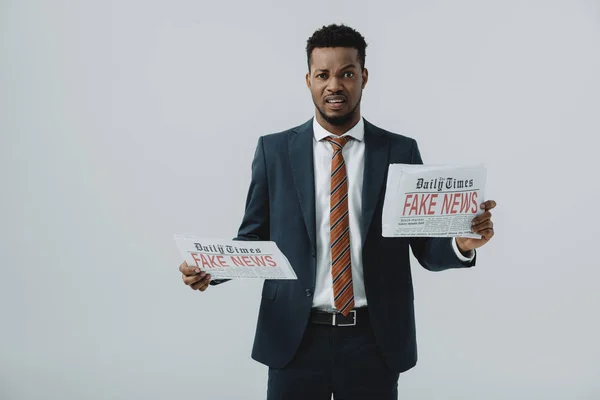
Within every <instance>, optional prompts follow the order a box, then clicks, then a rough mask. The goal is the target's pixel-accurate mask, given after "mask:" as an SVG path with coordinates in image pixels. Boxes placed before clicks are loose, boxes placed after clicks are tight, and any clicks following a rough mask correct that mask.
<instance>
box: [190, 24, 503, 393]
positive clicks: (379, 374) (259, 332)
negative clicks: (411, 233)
mask: <svg viewBox="0 0 600 400" xmlns="http://www.w3.org/2000/svg"><path fill="white" fill-rule="evenodd" d="M366 46H367V44H366V42H365V40H364V38H363V37H362V36H361V35H360V34H359V33H358V32H356V31H355V30H353V29H352V28H349V27H347V26H344V25H341V26H338V25H330V26H326V27H323V28H322V29H320V30H318V31H316V32H315V33H314V34H313V36H312V37H311V38H310V39H309V40H308V43H307V47H306V51H307V57H308V73H307V74H306V84H307V86H308V88H309V89H310V92H311V94H312V99H313V102H314V104H315V117H314V118H312V119H311V120H309V121H308V122H306V123H304V124H303V125H300V126H298V127H295V128H293V129H289V130H287V131H284V132H280V133H276V134H271V135H267V136H263V137H261V138H260V139H259V140H258V146H257V149H256V153H255V156H254V161H253V163H252V180H251V183H250V189H249V192H248V197H247V200H246V210H245V215H244V218H243V221H242V223H241V226H240V229H239V232H238V236H237V238H236V239H237V240H272V241H274V242H276V243H277V245H278V246H279V248H280V249H281V251H282V252H283V253H284V254H285V255H286V256H287V257H288V259H289V261H290V263H291V265H292V267H293V268H294V270H295V271H296V274H297V276H298V279H297V280H266V281H265V282H264V286H263V290H262V299H261V304H260V310H259V316H258V324H257V329H256V336H255V342H254V347H253V351H252V357H253V358H254V359H255V360H257V361H259V362H261V363H264V364H266V365H268V366H269V379H268V390H267V392H268V393H267V398H268V399H269V400H275V399H285V400H290V399H302V400H308V399H310V400H321V399H323V400H325V399H331V395H332V393H333V395H334V397H335V399H344V400H347V399H369V400H370V399H373V400H377V399H396V398H397V382H398V377H399V374H400V373H401V372H403V371H406V370H408V369H410V368H412V367H413V366H415V364H416V362H417V351H416V340H415V336H416V335H415V321H414V307H413V286H412V277H411V270H410V264H409V248H411V249H412V252H413V254H414V255H415V257H416V258H417V260H418V261H419V263H420V264H421V265H422V266H423V267H425V268H427V269H429V270H432V271H441V270H446V269H450V268H467V267H471V266H473V265H475V252H474V251H475V249H476V248H478V247H481V246H482V245H483V244H485V243H486V242H487V241H488V240H490V239H491V237H492V236H493V234H494V231H493V224H492V221H491V213H490V209H492V208H494V207H495V202H494V201H487V202H485V203H484V205H483V208H485V212H484V213H483V214H481V215H480V216H479V217H477V218H475V220H474V225H473V231H474V232H476V233H479V234H481V235H482V238H481V239H467V238H456V239H454V238H410V239H409V238H384V237H382V235H381V224H382V221H381V218H382V207H383V199H384V196H385V182H386V178H387V170H388V166H389V164H391V163H413V164H420V163H422V161H421V156H420V153H419V149H418V147H417V143H416V142H415V140H413V139H410V138H408V137H405V136H402V135H397V134H393V133H390V132H387V131H384V130H382V129H380V128H378V127H376V126H374V125H373V124H371V123H369V122H368V121H366V120H365V119H363V118H362V117H361V114H360V102H361V97H362V91H363V89H364V88H365V86H366V84H367V81H368V76H369V75H368V71H367V69H366V68H365V50H366ZM180 271H181V272H182V274H183V280H184V282H185V284H186V285H189V286H190V287H191V288H192V289H194V290H200V291H204V290H206V288H207V287H208V286H209V284H212V285H216V284H219V283H221V282H222V281H220V282H215V281H212V282H211V280H210V275H205V274H204V273H203V272H200V271H199V269H197V268H192V267H189V266H188V265H187V264H186V263H183V264H182V265H181V266H180Z"/></svg>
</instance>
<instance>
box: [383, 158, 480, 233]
mask: <svg viewBox="0 0 600 400" xmlns="http://www.w3.org/2000/svg"><path fill="white" fill-rule="evenodd" d="M486 175H487V172H486V169H485V167H484V166H483V165H475V166H452V165H415V164H391V165H390V166H389V170H388V180H387V187H386V195H385V199H384V205H383V216H382V236H384V237H413V236H429V237H469V238H477V239H479V238H481V236H480V235H478V234H475V233H473V232H472V231H471V222H472V220H473V218H475V217H476V216H477V215H480V214H482V213H483V210H482V209H481V208H480V206H481V203H483V202H484V201H485V198H484V193H485V183H486Z"/></svg>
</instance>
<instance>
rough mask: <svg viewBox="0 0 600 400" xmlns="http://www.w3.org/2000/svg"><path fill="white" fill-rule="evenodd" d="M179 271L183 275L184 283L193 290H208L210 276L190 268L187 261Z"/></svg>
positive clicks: (195, 268) (197, 269)
mask: <svg viewBox="0 0 600 400" xmlns="http://www.w3.org/2000/svg"><path fill="white" fill-rule="evenodd" d="M179 271H180V272H181V274H182V278H183V283H185V284H186V285H188V286H189V287H190V288H192V290H200V291H201V292H204V291H205V290H206V289H207V288H208V286H209V283H210V275H209V274H207V273H206V272H200V269H199V268H197V267H190V266H188V264H187V262H186V261H184V262H183V263H182V264H181V265H180V266H179Z"/></svg>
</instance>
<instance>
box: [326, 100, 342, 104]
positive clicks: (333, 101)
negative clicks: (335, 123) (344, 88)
mask: <svg viewBox="0 0 600 400" xmlns="http://www.w3.org/2000/svg"><path fill="white" fill-rule="evenodd" d="M327 102H328V103H343V102H344V100H327Z"/></svg>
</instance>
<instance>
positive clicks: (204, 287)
mask: <svg viewBox="0 0 600 400" xmlns="http://www.w3.org/2000/svg"><path fill="white" fill-rule="evenodd" d="M209 286H210V279H209V280H208V282H206V285H204V286H202V287H201V288H200V289H198V290H200V291H201V292H204V291H205V290H206V289H208V287H209Z"/></svg>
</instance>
